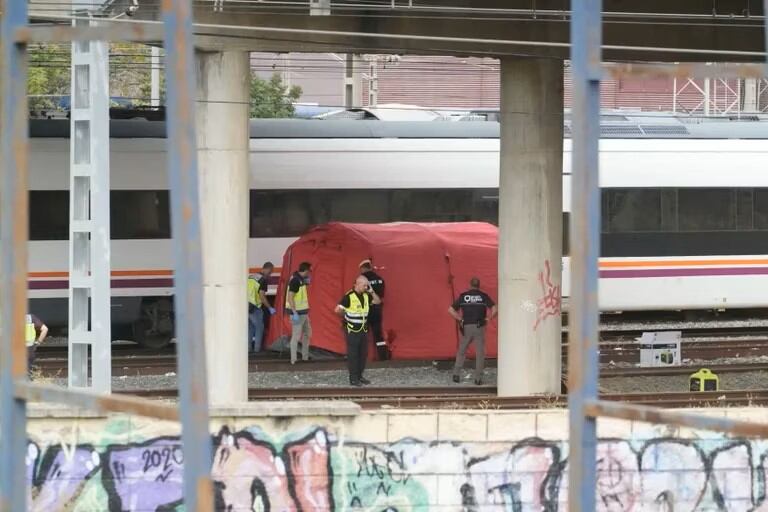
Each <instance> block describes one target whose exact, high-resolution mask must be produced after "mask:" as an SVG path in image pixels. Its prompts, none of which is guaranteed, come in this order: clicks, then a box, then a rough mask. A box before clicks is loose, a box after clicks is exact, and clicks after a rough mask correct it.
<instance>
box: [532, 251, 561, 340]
mask: <svg viewBox="0 0 768 512" xmlns="http://www.w3.org/2000/svg"><path fill="white" fill-rule="evenodd" d="M539 284H540V285H541V298H540V299H538V300H537V301H536V323H535V324H533V330H534V331H535V330H536V329H538V328H539V324H540V323H541V322H543V321H544V320H546V319H547V318H549V317H550V316H560V303H561V301H562V294H561V292H560V285H559V284H558V285H555V284H553V283H552V269H551V268H550V265H549V260H545V261H544V271H543V272H539Z"/></svg>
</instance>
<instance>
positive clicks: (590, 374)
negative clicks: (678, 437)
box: [568, 0, 602, 512]
mask: <svg viewBox="0 0 768 512" xmlns="http://www.w3.org/2000/svg"><path fill="white" fill-rule="evenodd" d="M601 7H602V1H601V0H581V1H579V2H572V3H571V9H572V15H571V16H572V17H571V65H572V66H573V121H572V126H571V130H572V132H573V136H572V138H571V141H572V144H573V150H572V155H573V171H572V192H571V197H572V199H571V201H572V202H571V204H572V208H573V209H572V213H571V219H572V228H571V302H570V304H571V305H570V314H569V315H568V316H569V319H570V320H569V321H570V324H571V325H570V326H569V343H568V346H569V350H568V395H569V396H568V407H569V415H570V418H569V419H570V435H569V452H570V455H569V457H568V461H569V462H568V475H569V476H568V478H569V487H568V506H569V509H570V510H572V511H573V512H594V510H595V492H596V488H597V460H596V448H597V428H596V426H597V423H596V421H595V419H594V418H591V417H587V416H586V414H585V412H586V411H585V404H587V403H588V402H589V401H594V400H596V399H597V379H598V372H599V367H598V355H597V344H598V320H599V310H598V302H597V291H598V258H599V256H600V185H599V167H598V145H599V142H600V75H601V73H602V63H601V52H600V45H601V42H602V32H601V31H602V27H601V12H600V10H601Z"/></svg>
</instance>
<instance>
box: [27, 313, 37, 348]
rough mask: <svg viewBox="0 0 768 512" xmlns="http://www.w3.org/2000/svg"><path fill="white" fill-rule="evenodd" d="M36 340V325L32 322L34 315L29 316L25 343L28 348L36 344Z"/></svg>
mask: <svg viewBox="0 0 768 512" xmlns="http://www.w3.org/2000/svg"><path fill="white" fill-rule="evenodd" d="M35 338H37V332H36V331H35V324H34V322H32V315H27V317H26V321H25V324H24V341H25V342H26V343H27V346H28V347H31V346H33V345H34V344H35Z"/></svg>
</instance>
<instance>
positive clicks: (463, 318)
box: [448, 277, 497, 385]
mask: <svg viewBox="0 0 768 512" xmlns="http://www.w3.org/2000/svg"><path fill="white" fill-rule="evenodd" d="M469 286H470V289H469V290H467V291H466V292H464V293H462V294H461V295H459V297H458V298H457V299H456V301H455V302H454V303H453V304H452V305H451V307H449V308H448V314H450V315H451V316H452V317H453V318H454V319H455V320H456V321H457V322H459V330H460V331H461V343H459V351H458V352H457V353H456V364H455V365H454V367H453V382H461V377H460V373H461V370H462V368H463V367H464V357H465V355H466V353H467V348H468V347H469V344H470V343H471V342H472V341H474V342H475V353H476V355H475V375H474V377H475V384H477V385H480V384H482V383H483V369H484V367H485V324H486V323H487V322H488V320H490V319H492V318H493V317H495V316H496V312H497V310H496V304H495V303H494V302H493V300H492V299H491V298H490V297H489V296H488V295H487V294H486V293H485V292H482V291H480V279H478V278H476V277H473V278H472V279H471V280H470V281H469ZM488 309H490V310H491V313H490V316H489V317H488V318H487V319H486V310H488ZM459 310H461V315H459Z"/></svg>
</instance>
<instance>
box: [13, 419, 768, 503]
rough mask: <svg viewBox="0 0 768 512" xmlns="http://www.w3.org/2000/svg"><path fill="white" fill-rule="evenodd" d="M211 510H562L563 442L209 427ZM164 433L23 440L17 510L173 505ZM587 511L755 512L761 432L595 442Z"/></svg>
mask: <svg viewBox="0 0 768 512" xmlns="http://www.w3.org/2000/svg"><path fill="white" fill-rule="evenodd" d="M212 441H213V446H214V462H213V468H212V474H213V478H214V481H215V490H216V509H217V510H224V511H233V512H234V511H273V512H275V511H282V512H299V511H306V512H309V511H355V512H357V511H370V512H402V511H427V510H441V511H443V510H446V511H456V512H490V511H494V512H495V511H504V512H508V511H509V512H529V511H530V512H533V511H551V512H554V511H560V510H567V509H568V505H567V503H568V489H567V486H568V460H567V445H566V444H564V443H562V442H554V441H546V440H542V439H527V440H524V441H522V442H519V443H515V444H509V443H488V442H478V443H461V442H442V441H441V442H437V441H431V442H430V441H420V440H415V439H404V440H401V441H399V442H397V443H390V444H369V443H360V442H355V441H353V440H346V439H344V438H343V437H341V436H339V435H332V434H330V433H329V432H328V431H327V430H325V429H323V428H313V429H309V430H307V431H303V432H297V433H295V435H288V436H286V438H285V439H280V440H275V439H272V438H270V437H269V436H267V435H266V434H265V433H264V432H263V431H261V430H260V429H258V428H254V429H246V430H241V431H230V430H229V429H228V428H223V429H221V430H220V431H219V433H218V434H217V435H216V436H214V437H212ZM183 463H184V459H183V454H182V450H181V444H180V441H179V439H178V438H177V437H171V436H164V437H156V438H152V439H148V440H146V441H144V442H140V443H129V444H107V445H104V446H101V447H97V446H94V445H90V444H78V445H75V446H71V447H68V446H66V444H64V443H58V444H53V445H50V446H48V447H43V446H41V445H39V444H37V443H34V442H30V443H29V447H28V451H27V467H28V479H29V482H30V490H29V499H30V503H31V505H30V510H33V511H45V512H54V511H64V510H67V511H69V510H72V511H77V510H109V511H113V512H118V511H130V512H139V511H162V512H168V511H175V510H183V503H182V488H181V483H182V467H183ZM598 477H599V479H598V484H597V489H596V492H597V497H598V509H599V510H601V511H605V512H620V511H621V512H624V511H638V512H639V511H646V510H654V511H655V510H662V511H666V510H674V511H675V512H679V511H680V512H693V511H703V510H722V511H728V512H742V511H744V512H746V511H755V512H760V511H762V512H766V511H768V442H762V441H745V440H739V439H729V438H718V439H710V440H701V439H697V440H684V439H675V438H657V439H651V440H647V441H642V442H641V441H637V442H635V441H629V440H621V439H615V440H612V439H606V440H602V441H601V442H600V443H599V445H598Z"/></svg>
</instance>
